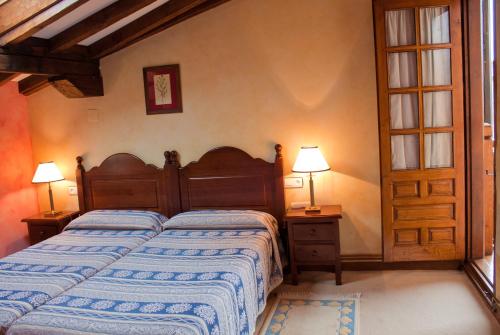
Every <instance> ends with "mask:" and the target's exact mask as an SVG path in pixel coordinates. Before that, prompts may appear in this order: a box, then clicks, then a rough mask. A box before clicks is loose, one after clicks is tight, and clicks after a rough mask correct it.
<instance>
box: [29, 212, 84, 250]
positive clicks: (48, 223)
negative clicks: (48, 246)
mask: <svg viewBox="0 0 500 335" xmlns="http://www.w3.org/2000/svg"><path fill="white" fill-rule="evenodd" d="M79 215H80V212H79V211H64V212H62V213H61V214H59V215H57V216H53V217H46V216H44V213H40V214H37V215H34V216H31V217H29V218H26V219H22V222H26V223H27V224H28V232H29V235H30V243H31V245H33V244H36V243H38V242H41V241H43V240H46V239H48V238H49V237H52V236H54V235H57V234H59V233H60V232H62V230H63V228H64V227H66V225H67V224H68V223H70V222H71V220H73V219H75V218H77V217H78V216H79Z"/></svg>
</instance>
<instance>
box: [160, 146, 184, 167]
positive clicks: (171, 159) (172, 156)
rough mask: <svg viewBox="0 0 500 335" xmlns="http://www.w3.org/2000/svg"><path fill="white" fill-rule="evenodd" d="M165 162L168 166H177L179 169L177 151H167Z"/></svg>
mask: <svg viewBox="0 0 500 335" xmlns="http://www.w3.org/2000/svg"><path fill="white" fill-rule="evenodd" d="M164 155H165V160H166V161H167V164H171V165H175V166H177V167H179V166H180V163H179V153H178V152H177V151H175V150H172V151H165V153H164Z"/></svg>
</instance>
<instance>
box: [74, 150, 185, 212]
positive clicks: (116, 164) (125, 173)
mask: <svg viewBox="0 0 500 335" xmlns="http://www.w3.org/2000/svg"><path fill="white" fill-rule="evenodd" d="M76 160H77V163H78V166H77V168H76V183H77V187H78V202H79V205H80V211H81V212H82V213H84V212H88V211H91V210H95V209H139V210H151V211H156V212H159V213H162V214H164V215H167V216H171V215H173V214H174V212H175V209H174V208H176V207H178V204H176V203H175V198H176V197H178V190H177V188H178V186H177V185H178V168H179V162H178V155H177V153H176V152H175V151H167V152H165V166H164V168H163V169H161V168H158V167H156V166H154V165H151V164H146V163H145V162H144V161H142V160H141V159H140V158H138V157H136V156H134V155H131V154H126V153H120V154H115V155H112V156H109V157H108V158H106V159H105V160H104V161H103V162H102V163H101V165H100V166H96V167H93V168H92V169H90V170H88V171H85V168H84V167H83V165H82V162H83V158H82V157H80V156H79V157H77V158H76ZM172 184H173V185H174V187H172ZM173 202H174V203H173Z"/></svg>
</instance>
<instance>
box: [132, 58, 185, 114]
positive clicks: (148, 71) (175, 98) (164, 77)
mask: <svg viewBox="0 0 500 335" xmlns="http://www.w3.org/2000/svg"><path fill="white" fill-rule="evenodd" d="M142 71H143V77H144V97H145V100H146V114H147V115H155V114H170V113H182V94H181V76H180V67H179V64H170V65H161V66H152V67H145V68H143V69H142Z"/></svg>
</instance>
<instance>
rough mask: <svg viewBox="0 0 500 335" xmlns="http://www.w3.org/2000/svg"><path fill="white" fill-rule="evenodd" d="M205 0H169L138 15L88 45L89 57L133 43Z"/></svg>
mask: <svg viewBox="0 0 500 335" xmlns="http://www.w3.org/2000/svg"><path fill="white" fill-rule="evenodd" d="M206 1H207V0H170V1H168V2H167V3H165V4H164V5H161V6H160V7H158V8H156V9H154V10H152V11H151V12H149V13H147V14H145V15H143V16H141V17H139V18H138V19H136V20H135V21H132V22H131V23H129V24H127V25H126V26H124V27H122V28H120V29H118V30H117V31H115V32H113V33H111V34H109V35H108V36H106V37H104V38H102V39H100V40H99V41H97V42H95V43H94V44H92V45H90V46H89V52H90V57H91V58H94V59H96V58H101V57H104V56H106V55H109V54H111V53H113V52H115V51H118V50H120V49H123V48H125V47H127V46H129V45H130V44H132V43H134V42H135V41H136V40H138V39H139V38H140V37H141V36H143V35H144V34H147V33H148V32H149V31H151V30H154V29H156V28H158V27H160V26H162V25H164V24H165V23H167V22H168V21H170V20H173V19H175V18H176V17H178V16H179V15H182V14H184V13H185V12H187V11H189V10H191V9H192V8H194V7H196V6H198V5H201V4H203V3H204V2H206Z"/></svg>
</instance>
